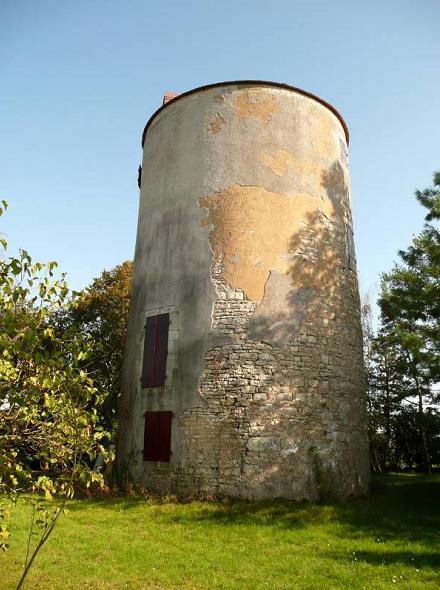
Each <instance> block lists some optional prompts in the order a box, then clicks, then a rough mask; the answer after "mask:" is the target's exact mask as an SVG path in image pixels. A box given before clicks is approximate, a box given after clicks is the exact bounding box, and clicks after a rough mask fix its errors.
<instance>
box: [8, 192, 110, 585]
mask: <svg viewBox="0 0 440 590" xmlns="http://www.w3.org/2000/svg"><path fill="white" fill-rule="evenodd" d="M5 208H6V203H5V202H3V206H2V208H1V213H3V211H4V209H5ZM2 244H3V247H4V248H5V249H6V247H7V243H6V241H5V240H2ZM56 268H57V264H56V262H49V263H47V264H42V263H39V262H33V261H32V259H31V256H30V255H29V254H28V253H27V252H26V251H25V250H20V252H19V255H18V256H11V257H9V258H2V259H0V351H1V356H0V494H2V495H3V497H5V496H6V497H8V498H9V499H12V500H16V498H17V495H19V494H20V495H21V496H22V497H23V498H25V499H26V501H27V502H28V503H29V504H31V505H32V520H31V525H30V532H29V537H28V541H29V542H28V547H27V553H26V559H25V569H24V573H23V577H22V580H21V581H20V583H19V585H18V586H17V588H19V587H21V584H22V582H23V580H24V577H25V576H26V574H27V571H28V569H29V567H30V565H31V564H32V562H33V560H34V558H35V556H36V554H37V553H38V551H39V550H40V549H41V547H42V546H43V545H44V543H45V541H46V540H47V538H48V537H49V535H50V534H51V532H52V530H53V528H54V526H55V524H56V522H57V520H58V518H59V516H60V514H61V512H62V510H63V507H64V503H65V501H66V500H67V499H68V498H72V497H73V495H74V486H75V484H76V483H78V482H83V484H84V485H88V484H89V483H90V482H91V481H93V480H97V481H101V479H102V477H101V476H100V475H99V474H97V473H95V472H93V470H92V469H91V468H90V465H91V464H92V463H91V462H92V460H93V458H94V456H95V454H96V451H97V449H98V448H99V446H100V445H101V443H102V442H104V441H105V438H106V436H107V435H106V433H105V431H104V430H103V429H102V427H100V426H99V421H98V407H99V405H100V404H102V402H103V401H104V399H105V392H104V391H102V390H98V389H97V388H96V387H95V384H94V381H93V379H92V378H91V377H90V375H89V373H88V371H87V357H88V355H89V354H90V350H92V349H93V346H94V341H93V339H92V338H91V337H90V336H86V337H84V335H83V334H81V333H80V332H78V331H77V330H75V329H72V328H71V327H68V328H66V329H65V330H62V331H60V330H58V331H57V330H55V329H54V327H53V325H52V318H53V314H54V313H55V312H56V310H59V309H60V308H62V307H69V306H70V305H71V304H72V299H71V298H70V293H69V289H68V286H67V283H66V280H65V277H64V275H61V276H60V277H58V278H57V277H56V276H55V272H56ZM55 497H56V498H59V499H60V502H58V503H56V504H55V505H53V504H51V505H50V507H49V506H48V504H47V502H48V501H50V500H52V498H55ZM0 517H3V518H2V521H3V522H2V525H1V526H2V528H1V529H0V531H1V543H2V545H1V546H2V548H3V549H6V548H7V546H8V537H9V531H8V530H7V528H6V525H5V518H6V513H5V508H4V506H3V509H2V512H0ZM35 539H36V540H35Z"/></svg>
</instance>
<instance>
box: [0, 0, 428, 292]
mask: <svg viewBox="0 0 440 590" xmlns="http://www.w3.org/2000/svg"><path fill="white" fill-rule="evenodd" d="M439 24H440V2H439V1H438V0H417V2H415V1H413V0H386V1H384V0H333V1H332V2H330V0H326V1H324V0H290V1H287V0H272V1H271V2H268V1H266V0H254V1H253V2H250V1H248V0H243V1H241V0H235V1H232V0H223V1H222V2H220V1H218V0H217V1H211V0H204V1H203V0H197V1H196V0H194V1H187V2H183V1H182V2H176V1H172V0H170V1H168V2H159V1H147V0H143V1H142V0H125V1H122V0H120V1H118V2H116V1H113V0H87V1H86V0H76V1H75V2H60V1H59V0H57V1H51V0H40V1H39V2H35V0H21V1H17V0H13V1H11V0H1V2H0V75H1V88H2V90H1V99H0V198H6V199H7V200H8V201H9V205H10V207H9V210H8V213H7V215H6V216H5V217H3V218H2V220H1V226H0V231H1V232H2V233H3V234H6V236H7V238H8V240H9V243H10V246H11V249H17V248H18V247H22V248H26V249H27V250H29V252H30V253H31V254H32V256H33V257H34V258H35V259H37V260H40V261H45V260H49V259H56V260H58V261H59V263H60V266H61V268H62V270H64V271H66V272H67V276H68V279H69V282H70V284H71V286H72V287H74V288H76V289H79V288H82V287H84V286H85V285H86V284H88V283H89V282H90V281H91V280H92V278H93V277H95V276H97V275H99V274H100V272H101V271H102V270H103V269H104V268H111V267H112V266H114V265H115V264H117V263H119V262H122V261H123V260H125V259H128V258H132V256H133V251H134V241H135V234H136V222H137V209H138V198H139V192H138V188H137V182H136V180H137V167H138V165H139V162H140V160H141V145H140V138H141V133H142V130H143V127H144V125H145V123H146V121H147V119H148V118H149V117H150V115H151V114H152V113H153V112H154V111H155V110H156V109H157V108H158V107H159V106H160V105H161V102H162V96H163V93H164V92H166V91H176V92H184V91H186V90H189V89H191V88H193V87H195V86H200V85H202V84H208V83H212V82H218V81H224V80H236V79H262V80H275V81H279V82H285V83H287V84H291V85H293V86H298V87H300V88H304V89H305V90H308V91H310V92H313V93H315V94H318V95H319V96H321V97H322V98H324V99H325V100H327V101H328V102H330V103H332V104H333V105H334V106H335V107H336V108H337V109H338V110H339V111H340V112H341V113H342V115H343V116H344V118H345V120H346V122H347V124H348V126H349V129H350V134H351V143H350V168H351V176H352V192H353V214H354V223H355V240H356V248H357V257H358V268H359V273H360V283H361V290H362V292H366V291H370V292H371V293H372V295H373V297H375V294H376V290H377V285H378V282H379V274H380V273H381V272H383V271H386V270H388V269H389V268H390V267H391V266H392V263H393V260H395V259H396V252H397V250H398V249H399V248H404V247H406V246H407V245H408V244H409V242H410V240H411V237H412V235H413V234H414V233H416V232H418V231H419V230H420V229H421V226H422V222H423V210H422V208H421V207H420V206H419V205H418V204H417V203H416V201H415V199H414V197H413V191H414V189H415V188H416V187H420V188H423V187H426V186H428V185H429V184H430V183H431V180H432V173H433V171H434V170H435V169H440V150H439V137H440V133H439V131H440V116H439V106H440V75H439V70H440V36H439V34H438V28H439Z"/></svg>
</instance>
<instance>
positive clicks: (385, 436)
mask: <svg viewBox="0 0 440 590" xmlns="http://www.w3.org/2000/svg"><path fill="white" fill-rule="evenodd" d="M416 197H417V199H418V200H419V202H420V203H421V204H422V205H423V206H424V207H425V208H427V209H428V212H427V214H426V216H425V226H424V228H423V230H422V231H421V232H420V234H419V235H417V236H416V237H415V238H414V239H413V241H412V244H411V246H410V247H409V248H408V249H407V250H404V251H400V252H399V255H400V259H401V262H400V263H399V264H396V265H395V266H394V268H393V269H392V270H391V271H390V272H388V273H385V274H384V275H383V276H382V284H381V295H380V299H379V305H380V309H381V327H380V329H379V331H378V333H377V335H375V336H373V337H371V334H367V333H366V331H365V329H364V333H365V337H366V340H368V341H369V348H368V351H365V359H366V367H367V374H368V385H369V409H370V441H371V443H372V445H371V446H372V462H373V466H374V468H375V469H377V470H380V469H386V468H397V467H401V466H409V467H414V466H417V467H418V468H424V469H425V470H426V471H428V472H429V471H430V469H431V465H432V463H433V461H434V459H435V457H438V455H439V452H440V451H439V448H440V437H439V434H440V433H439V429H440V415H439V413H438V402H439V401H440V396H439V392H438V382H439V380H440V354H439V353H440V233H439V231H438V229H437V227H436V226H434V225H433V224H432V223H430V222H432V221H437V220H438V219H440V173H436V174H435V175H434V187H433V188H432V189H426V190H424V191H417V192H416ZM417 439H418V442H417ZM409 441H411V443H410V442H409ZM433 455H435V457H434V456H433Z"/></svg>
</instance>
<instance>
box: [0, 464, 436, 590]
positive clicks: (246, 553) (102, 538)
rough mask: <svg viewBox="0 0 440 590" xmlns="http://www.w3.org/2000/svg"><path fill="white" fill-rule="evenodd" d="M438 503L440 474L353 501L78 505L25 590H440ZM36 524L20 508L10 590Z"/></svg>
mask: <svg viewBox="0 0 440 590" xmlns="http://www.w3.org/2000/svg"><path fill="white" fill-rule="evenodd" d="M439 506H440V477H439V476H433V477H430V478H427V477H424V476H420V475H390V476H386V477H384V478H382V479H380V480H378V482H376V485H375V486H374V492H373V494H372V497H371V499H370V500H364V501H356V502H350V503H348V502H347V503H344V504H321V505H318V504H306V503H295V502H288V501H274V502H234V503H232V504H221V503H214V502H213V503H202V502H196V503H192V504H173V503H157V502H151V501H150V502H149V501H145V500H143V499H139V498H138V499H136V498H125V499H117V500H105V501H98V500H86V501H74V502H72V503H71V505H70V511H69V513H68V514H67V515H66V516H63V517H62V518H61V520H60V522H59V525H58V526H57V528H56V530H55V531H54V533H53V536H52V537H51V538H50V539H49V541H48V542H47V544H46V546H45V547H44V549H43V551H42V553H41V554H40V555H39V557H38V558H37V561H36V562H35V566H34V569H33V570H32V573H31V575H30V577H29V581H28V583H27V585H26V588H27V589H28V590H31V589H44V590H52V589H63V590H68V589H78V590H80V588H84V589H92V588H93V589H98V590H99V589H107V588H108V589H111V590H116V589H118V590H119V589H123V588H130V589H136V590H147V589H159V588H161V589H162V588H186V589H189V588H198V589H202V588H203V589H210V590H211V589H217V588H224V589H229V588H231V589H232V588H246V589H247V588H252V589H256V590H259V589H263V588H264V589H265V588H269V589H271V590H277V589H289V590H290V589H292V590H306V589H307V590H312V589H313V590H315V589H317V590H318V589H319V590H333V589H336V588H337V589H342V588H344V589H347V590H351V589H359V590H361V589H363V588H365V589H369V590H380V589H382V588H387V589H388V588H394V587H395V588H405V589H411V590H413V589H414V590H416V589H420V590H422V589H423V590H431V589H434V588H435V589H438V588H440V574H439V565H440V556H439V536H440V518H439ZM27 523H28V514H27V513H26V510H25V508H24V507H23V506H20V505H19V507H18V508H17V511H16V513H15V516H14V526H13V528H12V533H13V536H12V539H11V549H10V550H9V551H8V552H7V553H6V554H4V555H2V556H0V587H1V588H2V589H5V590H6V589H13V588H14V587H15V586H14V584H15V583H16V581H17V579H18V577H19V570H20V564H21V562H22V560H23V556H24V551H25V535H26V525H27Z"/></svg>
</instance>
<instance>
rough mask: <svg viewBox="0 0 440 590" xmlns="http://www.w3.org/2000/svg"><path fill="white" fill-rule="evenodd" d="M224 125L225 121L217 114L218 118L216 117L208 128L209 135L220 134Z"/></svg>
mask: <svg viewBox="0 0 440 590" xmlns="http://www.w3.org/2000/svg"><path fill="white" fill-rule="evenodd" d="M224 124H225V120H224V119H223V117H222V116H221V115H220V114H218V113H217V116H216V117H215V119H214V120H213V121H211V123H210V124H209V126H208V132H209V133H218V132H219V131H220V129H221V128H222V127H223V125H224Z"/></svg>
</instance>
